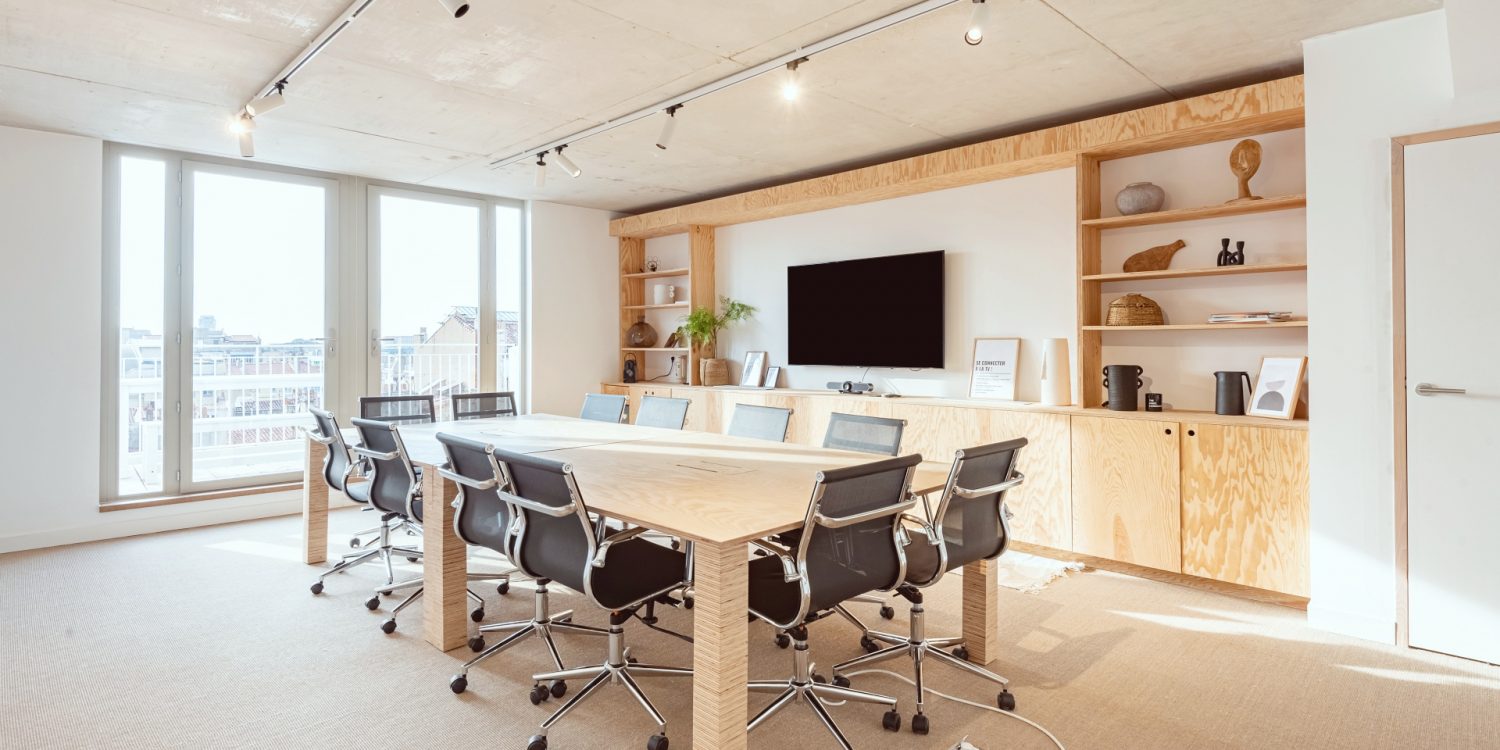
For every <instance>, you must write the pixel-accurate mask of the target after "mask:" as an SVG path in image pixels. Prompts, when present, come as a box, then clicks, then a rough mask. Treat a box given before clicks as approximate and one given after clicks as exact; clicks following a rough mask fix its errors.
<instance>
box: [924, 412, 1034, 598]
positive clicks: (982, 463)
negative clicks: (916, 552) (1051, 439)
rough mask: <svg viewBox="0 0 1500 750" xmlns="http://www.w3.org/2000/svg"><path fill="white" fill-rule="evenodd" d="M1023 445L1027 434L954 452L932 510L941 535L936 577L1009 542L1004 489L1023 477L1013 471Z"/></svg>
mask: <svg viewBox="0 0 1500 750" xmlns="http://www.w3.org/2000/svg"><path fill="white" fill-rule="evenodd" d="M1024 447H1026V438H1016V439H1014V440H1006V441H1004V442H1001V443H991V444H989V445H981V446H979V447H977V448H965V449H963V450H961V451H958V452H956V453H955V454H954V458H953V468H952V469H950V470H949V471H948V483H947V484H946V485H945V486H944V487H943V494H942V496H941V497H940V498H939V499H938V505H937V507H936V508H934V509H933V510H932V519H933V526H934V527H935V529H936V530H937V531H938V533H939V534H941V535H942V537H943V544H942V546H941V547H940V554H941V555H942V557H943V564H942V565H940V566H939V568H938V577H941V576H942V574H943V573H944V572H947V571H949V570H952V569H954V568H959V567H962V566H964V565H968V564H969V563H971V562H975V561H977V560H989V559H993V558H995V557H998V556H999V555H1000V553H1002V552H1004V551H1005V548H1006V547H1007V546H1008V545H1009V544H1010V520H1009V519H1008V518H1007V517H1006V509H1005V493H1006V492H1007V491H1008V490H1010V489H1011V488H1012V487H1015V486H1017V485H1019V484H1020V483H1021V482H1022V481H1023V480H1024V479H1025V477H1024V476H1023V475H1022V474H1021V472H1019V471H1016V460H1017V459H1018V458H1019V457H1020V453H1021V449H1022V448H1024ZM935 581H936V578H934V581H933V582H935ZM930 583H932V582H929V583H928V584H926V585H930Z"/></svg>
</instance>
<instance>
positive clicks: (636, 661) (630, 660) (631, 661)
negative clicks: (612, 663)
mask: <svg viewBox="0 0 1500 750" xmlns="http://www.w3.org/2000/svg"><path fill="white" fill-rule="evenodd" d="M625 663H626V664H640V663H641V660H640V659H637V658H635V657H634V656H627V657H625Z"/></svg>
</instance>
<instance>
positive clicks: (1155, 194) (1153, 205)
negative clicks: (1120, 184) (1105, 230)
mask: <svg viewBox="0 0 1500 750" xmlns="http://www.w3.org/2000/svg"><path fill="white" fill-rule="evenodd" d="M1166 202H1167V191H1165V190H1162V189H1161V188H1160V187H1159V186H1157V185H1154V184H1152V183H1150V182H1132V183H1130V184H1129V185H1126V186H1125V189H1124V190H1121V191H1120V192H1119V193H1117V194H1116V195H1115V208H1118V209H1120V213H1121V214H1122V215H1125V216H1132V215H1134V214H1149V213H1152V212H1153V211H1160V210H1161V207H1162V206H1163V205H1165V204H1166Z"/></svg>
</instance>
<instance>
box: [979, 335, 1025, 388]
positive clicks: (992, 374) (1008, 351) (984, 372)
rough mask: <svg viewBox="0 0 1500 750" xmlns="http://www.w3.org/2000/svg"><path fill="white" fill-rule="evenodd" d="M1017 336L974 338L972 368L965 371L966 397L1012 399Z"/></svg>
mask: <svg viewBox="0 0 1500 750" xmlns="http://www.w3.org/2000/svg"><path fill="white" fill-rule="evenodd" d="M1020 358H1021V340H1020V339H988V338H976V339H974V367H973V370H972V371H971V372H970V373H969V398H994V399H1002V400H1005V401H1014V400H1015V399H1016V366H1017V361H1018V360H1019V359H1020Z"/></svg>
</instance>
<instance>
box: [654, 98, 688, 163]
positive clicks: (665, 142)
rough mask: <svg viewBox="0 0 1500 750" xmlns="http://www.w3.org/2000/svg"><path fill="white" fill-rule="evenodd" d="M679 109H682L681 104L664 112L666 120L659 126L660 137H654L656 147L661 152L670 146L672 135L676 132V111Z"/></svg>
mask: <svg viewBox="0 0 1500 750" xmlns="http://www.w3.org/2000/svg"><path fill="white" fill-rule="evenodd" d="M679 109H682V105H681V104H674V105H672V106H670V107H667V108H666V110H664V111H665V113H666V115H667V119H666V120H665V121H663V122H662V124H661V135H658V136H656V147H657V148H659V149H661V150H663V151H666V150H667V146H669V145H671V143H672V134H673V133H675V132H677V110H679Z"/></svg>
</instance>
